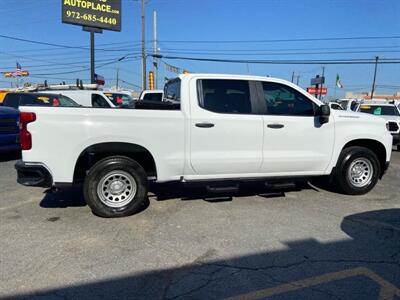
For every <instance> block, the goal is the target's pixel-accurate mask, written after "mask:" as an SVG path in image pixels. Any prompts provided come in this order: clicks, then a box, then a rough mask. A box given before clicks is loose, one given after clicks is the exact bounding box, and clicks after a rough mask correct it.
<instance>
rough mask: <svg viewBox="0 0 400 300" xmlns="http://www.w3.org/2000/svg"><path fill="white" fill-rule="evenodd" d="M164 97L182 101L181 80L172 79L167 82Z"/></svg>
mask: <svg viewBox="0 0 400 300" xmlns="http://www.w3.org/2000/svg"><path fill="white" fill-rule="evenodd" d="M164 99H166V100H172V101H177V102H180V101H181V80H180V79H179V78H176V79H172V80H170V81H168V82H167V83H166V84H165V87H164Z"/></svg>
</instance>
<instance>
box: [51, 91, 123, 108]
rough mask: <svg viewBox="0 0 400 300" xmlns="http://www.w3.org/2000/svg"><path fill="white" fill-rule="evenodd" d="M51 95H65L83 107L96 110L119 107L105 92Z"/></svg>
mask: <svg viewBox="0 0 400 300" xmlns="http://www.w3.org/2000/svg"><path fill="white" fill-rule="evenodd" d="M47 93H51V94H61V95H64V96H66V97H68V98H70V99H72V100H74V101H75V102H76V103H78V104H79V105H81V106H85V107H95V108H115V107H117V106H118V105H116V104H114V103H113V102H112V100H111V99H109V98H108V97H107V96H106V95H105V94H104V92H103V91H97V90H65V91H63V90H56V91H47Z"/></svg>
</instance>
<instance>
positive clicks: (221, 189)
mask: <svg viewBox="0 0 400 300" xmlns="http://www.w3.org/2000/svg"><path fill="white" fill-rule="evenodd" d="M206 189H207V191H208V192H210V193H236V192H238V191H239V184H235V185H230V186H228V185H225V186H224V185H220V186H215V185H214V186H212V185H207V186H206Z"/></svg>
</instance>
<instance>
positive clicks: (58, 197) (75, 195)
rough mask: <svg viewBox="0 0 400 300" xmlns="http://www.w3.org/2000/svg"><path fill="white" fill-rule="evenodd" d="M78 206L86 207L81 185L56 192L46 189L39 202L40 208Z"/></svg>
mask: <svg viewBox="0 0 400 300" xmlns="http://www.w3.org/2000/svg"><path fill="white" fill-rule="evenodd" d="M80 206H86V201H85V199H84V197H83V188H82V186H81V185H77V186H72V187H70V188H65V189H61V190H58V191H53V190H51V189H48V190H46V191H45V196H44V198H43V199H42V201H40V207H43V208H67V207H80Z"/></svg>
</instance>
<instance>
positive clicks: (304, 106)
mask: <svg viewBox="0 0 400 300" xmlns="http://www.w3.org/2000/svg"><path fill="white" fill-rule="evenodd" d="M262 84H263V90H264V100H265V104H266V107H267V114H268V115H286V116H314V106H315V104H314V103H313V102H312V101H311V100H310V99H308V98H307V97H306V96H304V95H303V94H301V93H300V92H298V91H296V90H295V89H293V88H291V87H289V86H286V85H283V84H280V83H274V82H263V83H262Z"/></svg>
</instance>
